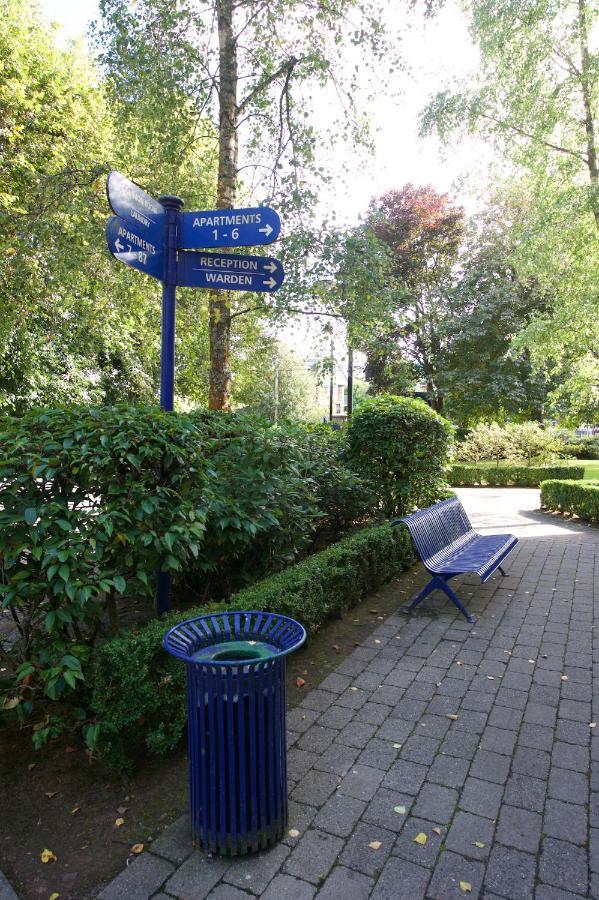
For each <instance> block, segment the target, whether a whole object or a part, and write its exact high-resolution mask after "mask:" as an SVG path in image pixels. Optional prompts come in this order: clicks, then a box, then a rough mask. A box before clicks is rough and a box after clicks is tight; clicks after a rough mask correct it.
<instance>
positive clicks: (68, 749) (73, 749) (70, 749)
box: [64, 747, 77, 753]
mask: <svg viewBox="0 0 599 900" xmlns="http://www.w3.org/2000/svg"><path fill="white" fill-rule="evenodd" d="M64 752H65V753H77V747H65V748H64Z"/></svg>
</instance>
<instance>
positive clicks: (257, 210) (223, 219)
mask: <svg viewBox="0 0 599 900" xmlns="http://www.w3.org/2000/svg"><path fill="white" fill-rule="evenodd" d="M280 230H281V220H280V219H279V216H278V214H277V213H276V212H275V211H274V209H270V207H268V206H256V207H251V208H244V209H210V210H199V211H198V212H184V213H183V214H182V216H181V228H180V230H179V247H180V248H181V249H185V250H194V249H195V248H196V247H255V246H257V245H258V244H270V243H271V242H272V241H276V239H277V238H278V236H279V232H280Z"/></svg>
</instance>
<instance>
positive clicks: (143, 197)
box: [106, 171, 165, 245]
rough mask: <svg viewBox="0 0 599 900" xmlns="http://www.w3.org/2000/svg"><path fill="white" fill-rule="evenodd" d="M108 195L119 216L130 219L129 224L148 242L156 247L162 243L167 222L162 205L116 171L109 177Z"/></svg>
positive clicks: (107, 183)
mask: <svg viewBox="0 0 599 900" xmlns="http://www.w3.org/2000/svg"><path fill="white" fill-rule="evenodd" d="M106 193H107V194H108V200H109V202H110V205H111V206H112V209H113V212H115V213H116V214H117V216H122V217H123V218H124V219H128V220H129V224H131V225H134V227H135V229H136V231H137V232H138V233H139V234H143V236H144V238H145V239H146V240H147V241H151V242H152V243H153V244H156V245H158V244H159V243H161V242H162V239H163V235H164V221H165V212H164V207H163V205H162V203H159V202H158V200H155V199H154V197H152V196H150V194H146V192H145V191H144V190H142V188H140V187H139V185H137V184H135V183H134V182H133V181H129V179H128V178H125V176H124V175H121V173H120V172H116V171H113V172H111V173H110V174H109V176H108V179H107V181H106Z"/></svg>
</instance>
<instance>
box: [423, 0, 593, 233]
mask: <svg viewBox="0 0 599 900" xmlns="http://www.w3.org/2000/svg"><path fill="white" fill-rule="evenodd" d="M466 9H467V11H468V13H469V15H470V24H471V33H472V35H473V37H474V39H475V41H476V42H477V43H478V45H479V48H480V51H481V68H480V72H479V74H478V77H477V78H476V79H475V80H474V84H473V85H472V86H464V85H461V86H458V88H457V90H453V91H452V90H443V91H442V92H440V93H438V94H437V95H436V96H435V97H434V99H433V100H432V101H431V103H430V104H429V106H428V108H427V109H426V110H425V112H424V115H423V131H424V132H425V133H428V132H430V131H431V130H433V129H436V130H438V131H439V132H440V133H441V134H442V135H450V134H451V133H452V132H455V131H460V130H463V129H469V130H471V131H479V132H482V133H483V134H487V135H489V136H491V137H492V138H493V139H494V140H496V141H497V142H498V143H499V144H500V146H501V148H502V149H503V150H504V151H505V152H507V154H508V155H509V156H510V157H512V158H514V159H516V160H517V161H518V162H520V163H524V164H525V165H526V167H527V168H532V169H535V168H538V167H539V166H543V167H545V168H547V167H554V168H561V169H562V171H563V172H565V173H567V176H568V178H569V180H570V181H571V182H573V181H574V180H575V179H576V178H577V176H579V175H581V174H585V175H586V178H587V183H588V190H587V191H586V206H587V210H588V211H590V212H591V213H592V215H593V216H594V219H595V224H596V227H597V229H599V163H598V155H597V152H598V151H597V144H598V138H599V135H598V121H597V99H598V97H599V80H598V77H597V76H598V75H599V52H598V51H597V48H596V47H592V46H591V35H592V33H593V30H594V27H595V23H596V22H597V21H599V8H598V7H597V4H594V3H592V2H591V0H494V2H489V0H468V2H467V4H466Z"/></svg>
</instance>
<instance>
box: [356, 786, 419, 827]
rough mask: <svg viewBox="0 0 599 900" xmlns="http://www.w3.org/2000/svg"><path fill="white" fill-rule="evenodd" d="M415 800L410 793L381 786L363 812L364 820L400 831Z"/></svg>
mask: <svg viewBox="0 0 599 900" xmlns="http://www.w3.org/2000/svg"><path fill="white" fill-rule="evenodd" d="M413 802H414V798H413V797H410V796H409V795H408V794H400V793H398V792H397V791H389V790H387V789H386V788H379V789H378V791H377V792H376V794H375V795H374V797H373V798H372V800H371V801H370V803H368V805H367V806H366V809H365V810H364V812H363V814H362V821H363V822H370V823H371V824H373V825H379V826H381V828H386V829H388V830H389V831H394V832H399V831H401V829H402V828H403V826H404V824H405V821H406V817H407V815H408V814H409V812H410V808H411V806H412V804H413ZM402 809H403V812H402V811H401V810H402Z"/></svg>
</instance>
